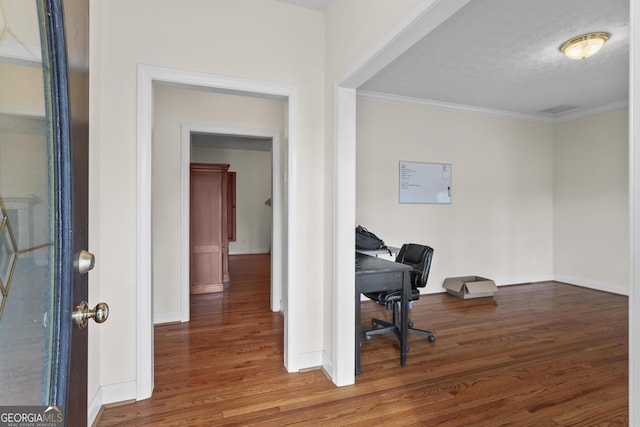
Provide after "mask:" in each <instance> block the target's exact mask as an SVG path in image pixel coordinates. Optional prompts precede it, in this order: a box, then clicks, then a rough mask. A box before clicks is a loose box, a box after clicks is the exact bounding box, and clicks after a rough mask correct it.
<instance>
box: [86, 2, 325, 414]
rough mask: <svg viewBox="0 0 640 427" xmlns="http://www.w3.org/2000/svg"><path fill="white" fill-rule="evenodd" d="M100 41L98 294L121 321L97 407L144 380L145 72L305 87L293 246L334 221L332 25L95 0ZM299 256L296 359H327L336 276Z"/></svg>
mask: <svg viewBox="0 0 640 427" xmlns="http://www.w3.org/2000/svg"><path fill="white" fill-rule="evenodd" d="M150 16H152V17H153V18H152V19H150ZM91 41H92V42H91V43H92V45H91V47H92V50H91V77H92V83H91V91H92V92H91V93H92V97H91V110H92V122H91V128H92V131H91V132H92V140H91V147H90V156H91V166H92V169H91V177H90V201H89V203H90V223H91V231H90V247H91V248H92V250H93V251H95V253H96V257H97V263H98V265H97V266H96V269H95V270H94V271H93V272H92V277H91V278H90V281H91V284H90V287H91V292H92V298H94V297H95V298H98V297H99V298H101V299H102V300H104V301H107V302H108V303H109V305H110V308H111V312H110V318H109V322H108V324H105V328H101V330H100V332H99V334H98V333H96V332H93V333H92V339H93V340H94V342H95V348H96V350H95V351H92V353H91V354H90V360H89V364H90V368H89V369H90V370H91V371H92V373H94V372H96V371H99V373H98V375H97V378H98V382H99V383H98V384H90V386H89V387H90V388H89V399H90V400H91V399H92V397H93V396H94V395H95V394H96V392H97V391H98V390H97V387H98V386H102V387H111V388H110V389H113V388H117V387H119V386H122V390H124V391H123V392H122V393H119V394H118V396H117V397H118V399H116V400H123V399H130V398H132V397H135V396H131V395H128V394H127V393H129V392H130V390H131V387H132V386H133V387H134V389H135V380H136V354H137V352H136V334H135V328H133V327H132V319H135V318H136V310H137V306H136V277H137V275H136V274H137V270H136V268H137V264H138V260H137V259H136V247H137V243H136V178H137V174H136V173H137V170H136V164H137V163H136V137H137V133H136V131H137V127H136V126H137V124H136V105H137V100H136V90H137V69H138V65H139V64H146V65H156V66H162V67H167V68H173V69H180V70H189V71H196V72H202V73H208V74H215V75H221V76H230V77H235V78H240V79H248V80H253V81H261V82H273V83H278V84H287V85H291V86H294V87H296V88H298V90H299V111H298V113H299V118H300V125H299V128H298V129H297V135H298V136H299V140H300V141H301V144H302V146H303V147H302V148H301V149H300V150H298V151H297V152H296V153H295V157H293V158H290V159H289V161H291V162H294V163H295V171H296V174H297V175H296V177H295V179H296V180H297V183H298V193H297V194H295V195H294V196H295V198H294V200H295V201H296V202H297V205H296V206H293V209H295V210H296V213H297V215H298V222H297V224H296V227H297V228H296V230H293V231H294V233H295V234H293V235H292V238H293V239H294V240H295V242H296V243H297V245H298V246H299V247H304V242H308V241H310V240H311V239H313V238H314V236H317V235H318V234H323V229H324V211H323V210H322V209H317V208H316V206H317V199H316V198H317V195H318V194H323V192H324V188H323V186H324V182H323V180H322V178H321V177H322V176H323V153H324V15H323V14H322V13H321V12H317V11H313V10H308V9H303V8H299V7H295V6H290V5H286V4H283V3H279V2H276V1H272V0H218V1H215V2H212V1H208V0H187V1H180V2H176V1H173V0H140V1H136V2H130V1H128V0H110V1H94V2H92V3H91ZM162 172H163V171H154V176H155V175H156V174H157V173H162ZM168 172H169V173H173V172H171V171H168ZM319 177H320V178H319ZM149 256H150V254H149ZM299 257H300V259H299V263H298V264H297V265H296V269H297V271H302V272H304V277H305V280H295V279H296V278H290V279H291V280H295V282H292V286H296V287H297V288H296V291H297V295H299V296H300V299H299V300H297V301H295V306H294V307H292V309H294V310H297V311H299V312H300V313H302V314H301V315H299V316H297V318H298V319H299V321H298V323H297V324H296V333H297V334H298V335H297V336H296V337H295V339H296V341H297V343H298V344H299V349H297V350H298V351H299V354H302V355H305V354H313V353H317V352H320V351H321V349H322V316H323V313H322V306H323V302H322V300H319V297H318V292H317V290H318V289H320V288H321V287H322V283H323V282H324V274H325V273H324V268H323V266H324V260H323V256H322V253H318V252H317V251H315V252H313V253H312V252H303V253H301V254H299ZM94 329H95V328H94ZM99 353H102V355H101V356H99ZM112 398H113V396H112V395H110V396H109V397H108V398H106V400H107V401H108V400H110V399H112Z"/></svg>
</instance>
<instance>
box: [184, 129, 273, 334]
mask: <svg viewBox="0 0 640 427" xmlns="http://www.w3.org/2000/svg"><path fill="white" fill-rule="evenodd" d="M192 132H197V133H211V134H216V135H233V136H244V137H250V138H252V137H253V138H269V139H271V182H272V189H271V208H272V213H271V235H272V242H271V311H280V309H281V302H282V254H283V252H282V217H281V215H282V196H281V188H282V175H283V174H282V173H281V172H280V159H281V158H282V157H281V155H282V152H281V151H280V150H281V146H280V132H279V131H277V130H271V129H255V128H243V127H231V126H226V125H219V124H214V123H189V122H186V123H182V126H181V134H182V138H181V142H180V151H181V159H180V160H181V165H180V174H181V193H182V194H181V200H182V202H181V204H182V208H181V218H180V224H181V227H182V229H181V233H180V234H181V241H180V253H181V265H180V277H181V280H180V282H181V283H180V295H181V316H180V319H181V321H182V322H188V321H189V318H190V313H189V299H190V294H189V206H190V194H191V193H190V188H191V187H190V185H189V181H190V179H189V178H190V174H189V171H190V165H191V133H192Z"/></svg>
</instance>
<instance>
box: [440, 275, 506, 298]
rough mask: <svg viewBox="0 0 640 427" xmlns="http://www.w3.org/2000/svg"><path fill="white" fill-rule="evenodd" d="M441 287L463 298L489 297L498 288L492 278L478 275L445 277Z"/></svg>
mask: <svg viewBox="0 0 640 427" xmlns="http://www.w3.org/2000/svg"><path fill="white" fill-rule="evenodd" d="M442 287H443V288H445V289H446V290H447V292H448V293H450V294H451V295H455V296H457V297H458V298H463V299H469V298H482V297H490V296H493V294H494V293H495V292H496V291H497V290H498V287H497V286H496V283H495V282H494V281H493V280H491V279H486V278H484V277H479V276H463V277H447V278H446V279H444V283H442Z"/></svg>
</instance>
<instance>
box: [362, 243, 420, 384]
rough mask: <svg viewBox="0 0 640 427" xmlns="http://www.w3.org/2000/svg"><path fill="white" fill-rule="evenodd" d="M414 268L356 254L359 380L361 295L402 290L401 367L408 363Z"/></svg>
mask: <svg viewBox="0 0 640 427" xmlns="http://www.w3.org/2000/svg"><path fill="white" fill-rule="evenodd" d="M410 272H411V267H410V266H408V265H405V264H401V263H398V262H393V261H387V260H385V259H382V258H377V257H373V256H369V255H365V254H361V253H359V252H356V286H355V288H356V289H355V290H356V295H355V302H356V307H355V308H356V334H355V346H356V366H355V368H356V369H355V370H356V377H357V376H359V375H360V340H361V338H362V333H361V330H360V294H361V293H362V292H377V291H386V290H395V289H402V302H401V304H402V305H401V307H403V309H402V310H400V313H401V318H400V323H401V328H400V336H399V337H398V338H399V339H400V364H401V365H402V366H405V365H406V364H407V352H408V351H409V346H408V343H407V310H406V307H407V302H408V301H409V299H410V296H411V279H410V277H411V274H410Z"/></svg>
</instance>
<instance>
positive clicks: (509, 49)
mask: <svg viewBox="0 0 640 427" xmlns="http://www.w3.org/2000/svg"><path fill="white" fill-rule="evenodd" d="M590 31H605V32H607V33H609V34H610V38H609V41H608V42H607V43H606V44H605V46H604V47H603V49H602V50H601V51H600V52H598V53H597V54H596V55H594V56H592V57H591V58H588V59H585V60H581V61H575V60H570V59H568V58H566V57H565V56H564V55H563V54H561V53H560V51H559V50H558V48H559V46H560V45H561V44H562V43H563V42H565V41H566V40H568V39H570V38H572V37H574V36H577V35H580V34H583V33H586V32H590ZM628 63H629V1H628V0H518V1H514V0H472V1H470V2H469V3H468V4H467V5H466V6H464V7H463V8H462V9H460V10H459V11H458V12H457V13H455V14H454V15H453V16H452V17H451V18H449V19H448V20H447V21H445V22H444V23H443V24H442V25H440V26H439V27H437V28H436V29H434V30H433V31H432V32H431V33H429V34H428V35H427V36H426V37H424V38H423V39H422V40H420V41H418V42H417V43H416V44H414V45H413V46H412V47H410V48H409V49H408V50H407V51H406V52H404V53H403V54H401V55H400V56H399V57H398V58H397V59H396V60H395V61H393V62H392V63H391V64H390V65H388V66H387V67H386V68H384V69H383V70H381V71H380V72H379V73H378V74H377V75H375V76H373V77H372V78H371V79H370V80H369V81H367V82H366V83H365V84H364V85H363V86H361V87H360V88H359V91H360V92H361V93H378V94H380V93H383V94H389V95H394V96H399V97H409V98H417V99H420V100H427V101H428V102H432V103H437V104H445V105H448V106H452V107H453V106H456V107H465V108H477V109H485V110H487V109H490V110H499V112H509V113H516V114H519V115H523V116H530V117H531V118H541V119H553V118H558V117H562V116H563V115H569V114H573V115H575V114H579V113H580V112H582V113H585V112H588V111H593V110H598V109H606V107H608V106H613V105H618V106H619V105H623V104H624V103H625V102H626V101H627V100H628V93H629V84H628V81H629V72H628ZM558 110H559V111H560V112H557V111H558ZM554 111H555V113H554Z"/></svg>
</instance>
